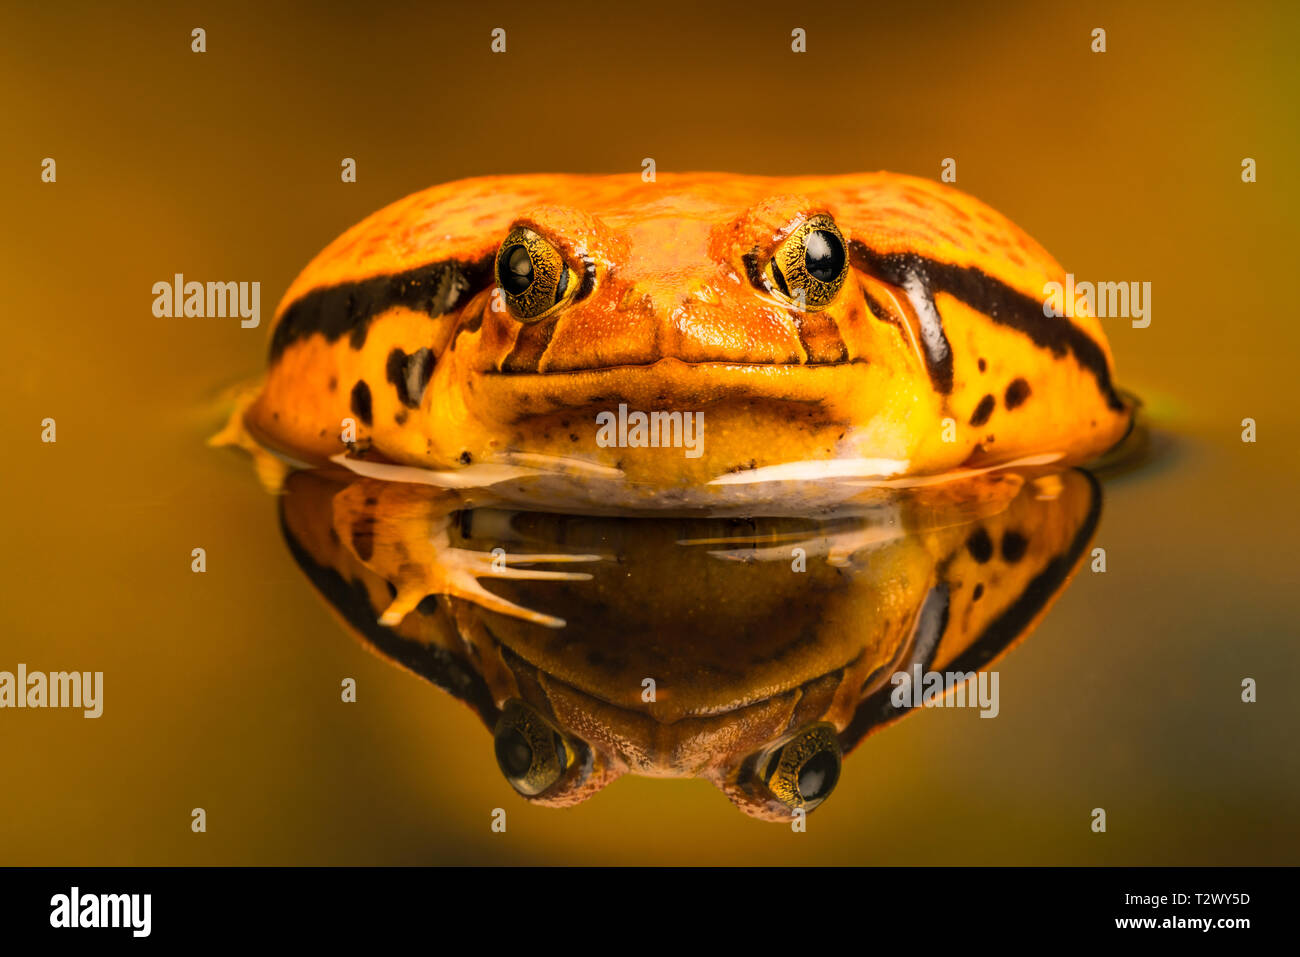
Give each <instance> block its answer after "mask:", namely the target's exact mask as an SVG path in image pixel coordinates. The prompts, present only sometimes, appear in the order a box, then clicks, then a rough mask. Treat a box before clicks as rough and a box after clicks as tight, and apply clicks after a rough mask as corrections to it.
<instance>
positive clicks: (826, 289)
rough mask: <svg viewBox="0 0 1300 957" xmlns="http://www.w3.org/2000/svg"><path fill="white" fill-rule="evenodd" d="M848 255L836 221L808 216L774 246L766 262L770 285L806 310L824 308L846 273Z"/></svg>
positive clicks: (823, 217) (828, 217)
mask: <svg viewBox="0 0 1300 957" xmlns="http://www.w3.org/2000/svg"><path fill="white" fill-rule="evenodd" d="M848 266H849V258H848V254H847V252H846V247H845V244H844V236H843V235H842V234H841V233H840V230H839V227H838V226H836V225H835V220H833V219H832V218H831V217H830V216H828V215H826V214H825V213H819V214H818V215H816V216H812V217H809V218H808V219H806V220H804V221H803V222H802V223H800V224H799V227H798V228H797V229H796V230H795V231H794V232H793V233H791V234H790V235H789V236H787V237H786V239H785V241H784V242H782V243H781V245H780V246H778V247H777V249H776V252H775V253H773V254H772V258H771V260H770V261H769V262H768V264H767V269H766V271H765V273H766V278H767V281H768V283H769V285H770V286H771V288H773V289H776V290H779V291H780V293H781V295H783V296H785V297H786V298H787V299H789V300H791V301H792V302H794V303H795V304H797V305H798V306H799V307H800V308H802V309H804V310H805V311H807V312H816V311H817V310H819V309H825V308H826V307H827V306H829V305H830V304H831V302H832V301H833V300H834V299H835V295H836V293H838V292H839V291H840V287H841V286H842V285H844V279H845V277H846V276H848V274H849V269H848Z"/></svg>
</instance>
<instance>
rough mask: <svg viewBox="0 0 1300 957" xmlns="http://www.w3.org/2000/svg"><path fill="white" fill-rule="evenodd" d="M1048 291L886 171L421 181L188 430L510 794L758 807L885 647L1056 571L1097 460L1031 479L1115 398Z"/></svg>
mask: <svg viewBox="0 0 1300 957" xmlns="http://www.w3.org/2000/svg"><path fill="white" fill-rule="evenodd" d="M1064 279H1065V273H1064V270H1063V269H1062V268H1061V266H1060V265H1059V264H1058V263H1057V262H1056V261H1055V260H1054V259H1053V258H1052V257H1051V256H1050V255H1049V254H1048V253H1047V252H1046V251H1045V250H1044V249H1043V248H1042V247H1041V246H1039V245H1038V244H1037V243H1036V242H1035V241H1034V240H1033V239H1031V238H1030V237H1029V236H1028V235H1027V234H1025V233H1024V232H1023V231H1022V230H1021V229H1019V228H1018V227H1017V226H1016V225H1015V224H1013V223H1011V222H1010V221H1009V220H1007V219H1006V218H1005V217H1003V216H1002V215H1000V214H999V213H997V212H996V211H995V210H992V209H990V208H989V207H987V206H985V205H984V204H982V203H980V202H979V201H977V200H975V199H973V198H971V197H969V196H966V195H965V194H963V193H961V192H959V191H957V190H955V189H952V188H950V187H947V186H943V185H940V184H937V183H931V182H926V181H924V180H920V179H915V178H912V177H906V176H897V175H893V174H889V173H871V174H855V175H848V176H806V177H788V178H776V177H755V176H734V175H728V174H721V173H690V174H687V173H683V174H667V175H661V176H660V177H659V178H658V181H657V182H655V183H649V184H647V183H645V182H643V181H641V179H640V177H639V176H635V175H633V176H559V175H554V176H553V175H539V176H502V177H487V178H482V179H474V180H465V181H461V182H457V183H448V184H444V185H442V186H437V187H434V188H432V189H429V190H425V191H424V192H421V193H417V194H415V195H413V196H410V197H408V198H406V199H404V200H401V201H399V202H397V203H394V204H392V205H391V206H389V207H387V208H386V209H383V210H380V211H379V212H377V213H375V214H374V215H373V216H371V217H369V218H368V219H366V220H365V221H363V222H362V223H360V224H358V225H357V226H355V227H353V228H352V229H350V230H348V231H347V232H346V233H344V234H343V235H342V236H340V237H339V238H338V239H337V240H336V241H335V242H333V243H332V244H330V245H329V246H328V247H327V248H326V249H325V250H324V251H323V252H321V254H320V255H319V256H317V257H316V259H315V260H313V261H312V263H311V264H309V265H308V267H307V268H306V269H305V270H304V271H303V273H302V274H301V275H300V276H299V277H298V279H297V280H295V282H294V283H293V284H292V286H291V287H290V288H289V290H288V291H287V292H286V294H285V296H284V298H283V299H282V301H281V303H280V306H279V308H278V309H277V313H276V318H275V323H274V326H273V329H272V333H271V354H270V364H269V367H268V370H267V374H266V376H265V379H264V381H263V382H262V383H261V384H260V386H259V387H258V388H257V389H256V390H253V391H251V392H250V393H249V394H247V395H245V396H244V397H243V398H242V399H241V401H240V403H239V408H238V409H237V410H236V412H235V414H234V415H233V416H232V418H231V420H230V423H229V425H228V427H227V429H226V430H225V431H224V432H223V433H222V435H221V436H219V437H218V441H220V442H224V443H230V444H237V445H239V446H241V447H243V448H245V449H247V450H248V451H249V452H251V453H252V454H253V456H254V458H255V460H256V462H257V467H258V469H259V473H260V474H261V476H262V478H263V480H264V481H265V482H266V483H267V484H268V485H271V486H273V487H275V488H277V489H279V488H281V487H283V488H285V489H286V490H287V492H288V494H287V495H286V496H285V497H284V498H283V499H282V507H283V517H284V524H285V530H286V534H287V537H288V540H289V542H290V544H291V546H292V548H293V551H294V554H295V555H296V556H297V558H298V559H299V561H300V562H301V564H302V566H303V567H304V569H306V570H307V571H308V573H309V574H310V576H311V577H312V579H313V581H314V582H315V583H316V584H317V586H318V587H319V589H320V590H321V591H322V592H323V593H324V594H325V595H326V597H327V598H328V599H329V601H330V602H331V603H333V604H334V605H335V606H336V607H337V608H338V609H339V611H340V613H341V614H342V615H343V618H344V619H345V620H346V621H347V622H348V623H349V624H350V626H351V627H353V628H354V629H355V630H356V631H358V632H359V633H360V634H361V635H362V637H363V638H364V639H365V640H366V641H368V642H370V643H371V644H372V645H373V646H374V647H376V648H377V649H379V650H380V651H381V652H382V653H383V654H385V655H388V656H389V657H391V658H393V659H394V660H396V661H399V662H401V663H403V664H404V665H406V666H407V667H409V668H411V669H412V670H414V671H416V672H417V673H419V674H422V675H424V676H425V677H427V678H429V679H431V680H433V681H434V682H435V683H437V684H439V685H441V686H442V687H445V688H447V689H448V690H450V691H451V692H452V693H453V694H455V695H457V696H458V697H460V698H463V699H464V700H465V701H467V702H469V703H470V705H471V706H472V707H474V708H475V710H476V711H477V712H478V713H479V714H480V716H481V717H482V718H483V719H484V721H485V722H487V723H488V724H489V726H490V727H492V728H493V729H494V734H495V736H496V741H497V754H498V757H499V759H500V762H501V765H502V768H503V771H504V772H505V773H506V776H507V778H509V780H510V782H511V784H512V785H513V786H514V787H515V789H516V790H517V791H519V792H520V793H521V794H524V795H525V796H527V797H529V798H530V799H531V800H534V801H538V802H543V803H549V804H565V803H574V802H576V801H579V800H582V799H583V798H584V797H586V796H588V795H589V794H591V793H592V792H594V791H596V790H598V789H600V788H601V787H603V786H604V785H605V784H606V783H608V782H609V781H610V780H611V779H612V778H614V777H617V776H618V775H619V774H622V773H625V772H633V773H638V774H650V775H697V776H701V777H705V778H708V779H709V780H711V781H713V783H715V784H716V785H717V786H718V787H719V788H721V789H722V790H723V791H724V792H726V793H727V794H728V796H730V797H731V798H732V799H733V800H734V801H735V802H736V803H737V804H738V805H739V806H741V807H742V808H744V809H745V810H746V811H749V812H750V813H753V814H756V815H758V816H761V817H778V818H779V817H782V816H785V815H788V813H789V812H790V810H791V809H792V808H805V809H807V808H810V807H813V806H815V805H816V804H817V803H819V802H820V801H821V800H823V799H824V798H825V796H826V794H827V793H829V791H830V789H831V788H832V787H833V786H834V783H835V780H836V779H837V776H838V774H839V770H840V758H841V755H842V754H843V753H844V752H846V751H847V750H848V749H850V748H851V747H852V746H854V745H855V744H856V743H857V742H858V741H859V740H860V739H861V738H862V737H863V736H864V735H865V734H867V733H868V732H870V731H871V730H873V729H875V728H878V727H880V726H881V725H883V724H885V723H888V722H889V721H890V720H892V719H893V718H896V717H897V716H898V715H899V714H900V713H901V712H900V711H899V710H898V709H895V708H893V707H892V704H891V703H890V701H889V692H890V691H891V690H892V685H891V683H890V676H891V675H892V674H893V673H895V672H896V671H899V670H906V669H907V668H908V667H910V666H911V665H912V664H914V663H915V664H920V665H923V666H924V667H925V669H926V670H932V669H933V670H943V671H949V670H969V669H971V668H974V667H978V666H982V665H984V664H986V663H987V662H988V661H989V660H991V659H992V658H993V657H994V656H995V655H997V654H998V653H1000V652H1001V651H1002V650H1004V649H1005V648H1006V647H1007V645H1009V644H1010V643H1011V642H1012V641H1014V640H1015V639H1016V638H1017V637H1019V636H1021V635H1022V634H1024V633H1025V632H1026V631H1027V630H1028V629H1029V628H1030V627H1032V625H1033V624H1034V622H1035V621H1036V620H1037V617H1038V616H1039V615H1041V613H1042V612H1043V610H1044V609H1045V608H1046V607H1047V605H1048V604H1049V603H1050V601H1051V599H1052V598H1053V597H1054V595H1055V594H1056V593H1057V592H1058V591H1059V589H1060V588H1061V587H1063V586H1064V584H1065V582H1066V581H1067V580H1068V577H1069V575H1070V573H1071V572H1072V570H1073V569H1074V567H1075V566H1076V564H1077V561H1078V559H1079V557H1080V555H1081V554H1082V550H1083V548H1084V546H1085V544H1086V542H1087V540H1088V537H1089V536H1090V535H1091V532H1092V529H1093V526H1094V525H1095V522H1096V519H1097V510H1098V493H1097V489H1096V486H1095V483H1093V482H1092V480H1091V479H1089V478H1087V477H1085V476H1084V475H1083V474H1082V473H1079V472H1074V471H1064V472H1059V473H1057V474H1055V475H1049V474H1044V473H1042V472H1041V471H1035V470H1040V469H1042V468H1044V467H1046V466H1047V465H1049V464H1050V465H1051V466H1052V467H1054V468H1064V467H1067V466H1075V465H1082V464H1086V463H1088V462H1089V461H1091V460H1092V459H1093V458H1094V457H1096V456H1097V455H1099V454H1101V453H1103V452H1105V451H1106V450H1107V449H1109V448H1111V447H1112V446H1113V445H1114V444H1115V443H1116V442H1118V441H1120V440H1121V439H1122V438H1123V437H1124V436H1125V435H1126V434H1127V433H1128V432H1129V430H1130V427H1131V425H1132V421H1133V405H1132V403H1131V402H1130V401H1129V400H1128V399H1127V398H1126V397H1125V396H1123V395H1121V394H1120V393H1119V392H1118V391H1117V389H1116V387H1115V384H1114V369H1113V364H1112V360H1111V353H1110V347H1109V345H1108V343H1107V341H1106V338H1105V336H1104V335H1103V333H1102V329H1101V326H1100V323H1099V322H1098V320H1097V319H1096V318H1095V317H1093V316H1092V315H1091V314H1090V313H1089V310H1088V308H1087V306H1086V304H1083V303H1075V304H1073V305H1074V307H1075V308H1074V310H1073V314H1072V315H1070V316H1069V317H1051V316H1046V315H1044V310H1043V291H1044V289H1045V288H1046V286H1047V284H1048V283H1052V282H1057V283H1060V282H1063V281H1064ZM627 410H631V412H632V413H633V414H634V415H641V416H646V415H649V416H658V417H660V418H659V422H660V423H661V426H660V428H661V430H662V428H663V425H662V423H664V422H667V423H668V432H667V435H668V437H669V439H670V441H668V442H666V443H665V442H654V441H649V442H647V441H644V438H643V437H634V436H633V433H631V432H629V433H628V435H627V436H626V437H625V436H624V434H623V429H622V427H621V422H622V417H623V415H624V414H625V411H627ZM616 412H617V414H618V416H619V419H620V429H619V435H618V441H615V442H610V441H608V438H609V436H608V435H607V434H605V433H604V431H603V429H602V428H597V424H598V423H600V422H601V421H602V418H605V419H606V420H608V419H609V418H610V417H612V416H614V415H615V413H616ZM674 417H677V418H676V419H675V420H674ZM688 423H690V424H692V425H694V426H695V427H696V430H695V432H694V433H693V434H692V435H691V436H690V440H689V441H684V440H686V439H687V436H686V435H685V434H684V433H685V427H686V425H687V424H688ZM701 426H702V427H703V433H702V434H701V433H700V431H699V428H700V427H701ZM674 429H677V430H680V431H677V432H674V431H673V430H674ZM674 435H676V439H674V438H673V436H674ZM662 436H663V432H662V431H661V433H660V437H661V438H662ZM677 440H683V441H681V443H680V444H681V445H682V446H684V447H681V448H679V447H677V446H678V444H679V443H678V441H677ZM665 444H666V445H668V446H669V447H667V448H665V447H664V445H665ZM291 467H298V468H313V467H315V468H322V467H323V468H327V469H328V468H332V469H334V470H335V474H317V473H311V472H302V471H300V472H296V473H293V474H291V475H290V474H289V469H290V468H291ZM338 473H341V474H342V475H344V476H350V478H349V481H350V483H351V484H344V485H342V486H340V485H339V484H337V483H338V482H339V481H340V479H339V477H338ZM358 474H359V475H360V476H362V477H361V478H358V477H357V475H358ZM506 507H510V508H518V509H520V511H519V512H517V513H512V512H506V511H495V510H494V509H500V508H506ZM543 513H572V514H570V515H568V516H567V517H565V516H562V515H556V514H551V515H549V516H548V515H546V514H543ZM457 515H459V516H465V517H464V518H463V520H461V519H457V520H456V521H453V520H452V519H453V516H457ZM574 516H588V517H586V518H583V517H574ZM598 516H599V517H598ZM649 516H654V517H653V518H652V517H649ZM670 516H682V517H670ZM751 516H769V517H767V518H751ZM728 517H730V519H728ZM737 521H739V522H740V523H741V524H739V525H737V524H735V523H736V522H737ZM796 550H799V551H796ZM494 553H495V554H494ZM800 556H802V557H800ZM800 561H803V562H806V565H805V566H804V567H803V568H802V569H797V568H795V567H794V566H795V564H797V563H798V562H800ZM646 679H651V680H653V682H654V694H653V699H652V700H646V699H645V698H643V694H645V692H646V691H647V686H646V685H645V684H643V682H644V681H645V680H646Z"/></svg>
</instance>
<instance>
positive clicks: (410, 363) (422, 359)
mask: <svg viewBox="0 0 1300 957" xmlns="http://www.w3.org/2000/svg"><path fill="white" fill-rule="evenodd" d="M432 374H433V350H432V349H417V350H416V351H415V352H412V353H411V354H410V355H407V354H406V353H405V352H403V351H402V350H401V349H394V350H393V351H392V352H390V353H388V361H387V363H385V367H384V378H385V379H387V380H388V382H389V383H390V384H391V385H392V386H393V387H394V388H395V389H396V390H397V401H398V402H400V403H402V405H404V406H406V407H407V408H408V409H418V408H419V407H420V399H421V398H422V397H423V395H424V390H425V387H426V386H428V384H429V377H430V376H431V375H432Z"/></svg>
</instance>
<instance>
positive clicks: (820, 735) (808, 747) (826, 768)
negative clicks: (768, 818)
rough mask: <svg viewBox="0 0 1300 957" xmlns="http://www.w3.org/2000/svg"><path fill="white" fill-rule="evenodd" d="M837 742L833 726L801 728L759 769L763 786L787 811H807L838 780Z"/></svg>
mask: <svg viewBox="0 0 1300 957" xmlns="http://www.w3.org/2000/svg"><path fill="white" fill-rule="evenodd" d="M840 763H841V753H840V739H839V736H838V735H837V734H836V733H835V728H834V726H833V725H830V724H826V723H818V724H814V725H812V726H810V727H807V728H804V729H803V730H802V731H800V732H799V733H798V734H797V735H795V736H794V737H793V738H791V739H790V740H789V741H787V742H786V744H785V745H784V746H783V747H782V748H780V749H779V750H778V751H776V752H775V753H773V754H772V755H770V756H769V757H768V759H767V761H766V763H765V764H764V765H763V766H762V767H761V768H760V769H759V774H760V776H761V777H762V780H763V783H764V784H766V785H767V789H768V791H770V792H771V793H772V796H773V797H775V798H776V799H777V800H778V801H780V802H781V803H782V804H784V805H785V806H786V807H789V808H796V807H801V808H803V809H804V810H806V811H811V810H812V809H813V808H815V807H816V806H817V805H819V804H821V803H822V801H824V800H826V798H828V797H829V796H830V793H831V791H833V790H835V785H836V783H837V782H838V781H839V779H840Z"/></svg>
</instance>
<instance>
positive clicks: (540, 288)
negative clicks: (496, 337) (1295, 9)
mask: <svg viewBox="0 0 1300 957" xmlns="http://www.w3.org/2000/svg"><path fill="white" fill-rule="evenodd" d="M496 277H497V284H498V285H499V286H500V287H501V291H502V292H503V293H505V299H506V308H508V309H509V310H510V314H511V315H512V316H514V317H515V318H516V319H518V320H519V321H521V322H536V321H537V320H538V319H543V318H545V317H546V316H549V315H550V314H551V313H553V312H555V310H557V309H559V308H560V307H561V306H562V305H564V304H565V303H566V302H567V301H568V299H569V297H570V296H571V295H573V292H574V290H575V289H576V288H577V283H576V282H575V281H574V275H573V270H572V269H570V268H569V267H568V266H567V265H565V262H564V257H563V256H561V255H560V251H559V250H558V249H556V248H555V247H554V246H552V245H551V244H550V243H548V242H547V241H546V240H545V239H543V238H542V237H541V236H539V235H537V233H535V232H533V231H532V230H531V229H528V228H526V227H523V226H516V227H515V228H514V229H512V230H510V235H508V236H507V237H506V238H505V242H503V243H502V244H501V248H500V249H498V250H497V261H496Z"/></svg>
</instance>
